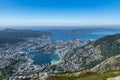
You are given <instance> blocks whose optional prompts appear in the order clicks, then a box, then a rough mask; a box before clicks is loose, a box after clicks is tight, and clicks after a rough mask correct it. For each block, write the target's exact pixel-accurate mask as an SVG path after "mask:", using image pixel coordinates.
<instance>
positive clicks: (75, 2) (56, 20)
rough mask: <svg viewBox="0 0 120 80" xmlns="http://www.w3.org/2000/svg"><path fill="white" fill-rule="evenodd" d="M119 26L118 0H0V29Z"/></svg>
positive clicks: (119, 2) (119, 0) (119, 1)
mask: <svg viewBox="0 0 120 80" xmlns="http://www.w3.org/2000/svg"><path fill="white" fill-rule="evenodd" d="M63 25H64V26H74V25H76V26H83V25H85V26H89V25H120V0H0V26H63Z"/></svg>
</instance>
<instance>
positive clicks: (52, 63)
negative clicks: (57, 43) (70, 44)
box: [51, 50, 62, 65]
mask: <svg viewBox="0 0 120 80" xmlns="http://www.w3.org/2000/svg"><path fill="white" fill-rule="evenodd" d="M55 54H57V55H58V56H59V58H60V60H58V61H55V60H53V61H51V65H56V64H59V63H60V62H62V56H61V55H60V54H59V52H58V50H56V51H55Z"/></svg>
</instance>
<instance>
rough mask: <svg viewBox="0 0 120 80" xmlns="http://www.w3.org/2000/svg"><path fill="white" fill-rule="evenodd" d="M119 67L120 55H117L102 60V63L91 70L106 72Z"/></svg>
mask: <svg viewBox="0 0 120 80" xmlns="http://www.w3.org/2000/svg"><path fill="white" fill-rule="evenodd" d="M119 69H120V55H117V56H113V57H111V58H109V59H107V60H105V61H103V62H101V63H100V64H98V65H97V66H95V67H94V68H92V69H91V71H93V72H99V73H104V72H106V71H111V70H119Z"/></svg>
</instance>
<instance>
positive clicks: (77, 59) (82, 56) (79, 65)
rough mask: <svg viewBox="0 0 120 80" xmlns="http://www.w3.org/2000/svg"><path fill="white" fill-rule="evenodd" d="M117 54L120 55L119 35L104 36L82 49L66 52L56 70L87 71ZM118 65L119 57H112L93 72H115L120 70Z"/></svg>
mask: <svg viewBox="0 0 120 80" xmlns="http://www.w3.org/2000/svg"><path fill="white" fill-rule="evenodd" d="M118 54H120V34H115V35H110V36H105V37H103V38H101V39H98V40H96V41H90V42H88V43H87V44H86V45H84V46H82V47H77V48H75V49H72V50H70V51H68V52H67V53H66V54H65V56H64V57H63V59H62V62H61V63H60V64H58V65H57V67H56V69H57V70H59V69H60V70H64V71H78V70H83V69H88V68H92V67H94V66H96V65H97V64H99V63H101V62H102V61H104V60H106V59H108V58H110V57H112V56H116V55H118ZM119 63H120V60H119V56H116V57H112V58H110V59H108V60H107V61H105V62H103V63H101V65H97V67H95V68H94V69H93V71H99V69H100V72H105V71H108V70H117V69H120V66H119V65H120V64H119ZM108 66H111V67H108ZM99 67H100V68H99Z"/></svg>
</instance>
